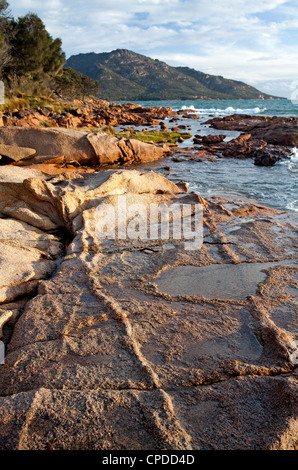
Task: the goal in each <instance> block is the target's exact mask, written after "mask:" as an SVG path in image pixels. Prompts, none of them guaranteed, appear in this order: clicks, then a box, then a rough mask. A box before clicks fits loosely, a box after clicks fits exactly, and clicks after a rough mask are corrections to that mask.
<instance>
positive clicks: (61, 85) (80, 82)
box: [55, 67, 100, 99]
mask: <svg viewBox="0 0 298 470" xmlns="http://www.w3.org/2000/svg"><path fill="white" fill-rule="evenodd" d="M99 89H100V85H99V83H98V82H96V81H95V80H93V79H92V78H90V77H87V76H86V75H83V74H81V73H80V72H77V71H76V70H74V69H72V68H71V67H65V68H64V69H63V72H62V74H61V75H59V77H56V78H55V91H56V92H57V93H58V94H59V95H63V96H64V97H65V98H68V99H74V98H81V99H84V98H85V97H86V96H97V95H98V94H99Z"/></svg>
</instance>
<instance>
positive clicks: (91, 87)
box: [0, 0, 99, 110]
mask: <svg viewBox="0 0 298 470" xmlns="http://www.w3.org/2000/svg"><path fill="white" fill-rule="evenodd" d="M64 64H65V54H64V52H63V51H62V42H61V39H59V38H57V39H53V38H52V37H51V36H50V34H49V33H48V31H47V30H46V28H45V25H44V24H43V22H42V20H41V19H40V18H39V17H38V16H37V15H35V14H33V13H28V14H27V15H25V16H23V17H20V18H18V19H17V20H14V19H13V18H11V17H10V16H9V12H8V3H7V2H6V1H5V0H0V78H2V79H3V80H4V81H5V85H6V94H7V100H8V101H7V106H6V107H7V109H8V110H10V109H11V108H13V109H16V108H20V107H23V101H20V102H18V97H17V96H16V94H17V93H18V91H19V90H20V91H21V92H22V93H23V94H25V95H26V97H27V98H26V99H27V100H29V105H30V107H32V106H34V103H36V105H37V103H38V102H40V103H41V102H42V99H41V98H40V97H41V95H44V96H45V97H46V98H45V99H46V101H47V102H51V100H52V99H55V98H57V95H58V96H59V98H62V99H74V98H82V99H84V97H86V96H96V95H98V93H99V83H98V82H95V81H94V80H92V78H90V77H89V76H86V75H82V74H81V73H79V72H77V71H75V70H72V69H70V68H69V67H68V68H66V69H63V66H64ZM53 93H55V94H53ZM18 103H20V106H18Z"/></svg>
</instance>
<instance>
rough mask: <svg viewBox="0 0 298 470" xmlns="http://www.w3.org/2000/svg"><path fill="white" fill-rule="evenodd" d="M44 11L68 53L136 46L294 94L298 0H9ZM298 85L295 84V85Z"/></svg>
mask: <svg viewBox="0 0 298 470" xmlns="http://www.w3.org/2000/svg"><path fill="white" fill-rule="evenodd" d="M8 2H9V4H10V9H11V12H12V15H13V16H14V17H15V18H17V17H18V16H23V15H25V14H26V13H28V12H31V13H37V14H38V16H39V17H40V18H41V19H42V20H43V22H44V24H45V25H46V28H47V30H48V31H49V33H50V34H51V35H52V36H53V37H54V38H56V37H60V38H61V39H62V43H63V50H64V51H65V53H66V56H67V57H69V56H70V55H72V54H78V53H85V52H96V53H99V52H110V51H112V50H114V49H130V50H132V51H134V52H137V53H140V54H143V55H146V56H148V57H151V58H152V59H159V60H161V61H164V62H166V63H167V64H169V65H172V66H188V67H191V68H194V69H196V70H200V71H202V72H205V73H209V74H213V75H222V76H224V77H225V78H231V79H234V80H242V81H244V82H246V83H248V84H250V85H253V86H256V87H257V88H259V89H260V90H261V91H264V92H266V93H271V94H275V95H278V96H285V97H290V96H291V94H292V93H296V94H297V88H298V47H297V46H298V2H297V0H290V1H287V0H257V1H255V2H253V3H251V2H249V1H247V0H42V1H40V0H8ZM295 90H296V91H295Z"/></svg>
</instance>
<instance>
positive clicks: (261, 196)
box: [138, 99, 298, 213]
mask: <svg viewBox="0 0 298 470" xmlns="http://www.w3.org/2000/svg"><path fill="white" fill-rule="evenodd" d="M138 104H141V105H142V106H169V107H171V108H173V109H174V110H181V109H191V111H192V112H193V113H196V114H198V115H199V117H200V119H196V120H194V119H183V124H185V125H187V126H189V130H190V132H191V133H192V135H194V134H200V135H208V134H226V136H227V137H226V140H229V139H234V138H236V137H238V135H239V132H229V131H222V130H216V129H212V128H211V127H210V126H209V125H206V121H207V120H208V119H210V118H211V117H213V116H227V115H230V114H235V113H239V114H255V115H263V116H285V117H291V116H293V117H298V105H296V106H295V105H294V104H293V103H292V102H291V101H290V100H287V99H284V100H266V101H265V100H264V101H263V100H222V101H196V100H189V101H140V102H138ZM164 122H165V123H166V124H167V125H168V126H169V127H171V125H172V124H171V123H169V119H165V120H164ZM157 128H159V126H157ZM192 145H193V142H192V140H185V142H184V143H183V144H181V145H179V146H181V147H191V146H192ZM168 160H169V161H165V160H162V161H160V162H156V163H152V164H151V167H152V169H154V170H155V171H158V172H161V173H162V174H165V176H166V177H167V178H170V179H172V180H173V181H174V182H178V181H181V180H183V181H185V182H186V183H188V186H189V189H190V190H192V191H196V192H198V193H200V194H201V195H202V196H205V197H210V196H223V197H226V198H228V199H233V200H247V199H250V200H253V201H254V202H257V203H260V204H264V205H266V206H269V207H273V208H276V209H281V210H286V211H289V212H292V213H295V212H296V213H297V212H298V149H297V148H293V149H291V153H290V154H289V157H288V160H286V161H284V162H281V163H277V164H276V165H274V166H273V167H257V166H255V165H254V164H253V160H252V159H247V160H236V159H231V158H222V159H220V160H218V161H217V162H195V161H182V162H174V161H172V160H171V159H168ZM165 164H167V165H169V166H170V167H171V171H170V172H169V173H167V172H164V170H163V169H162V168H163V167H164V166H165Z"/></svg>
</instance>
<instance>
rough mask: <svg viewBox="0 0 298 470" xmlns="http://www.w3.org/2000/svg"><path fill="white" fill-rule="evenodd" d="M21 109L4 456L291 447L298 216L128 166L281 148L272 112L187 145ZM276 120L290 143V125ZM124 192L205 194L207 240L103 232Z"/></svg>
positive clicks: (1, 200)
mask: <svg viewBox="0 0 298 470" xmlns="http://www.w3.org/2000/svg"><path fill="white" fill-rule="evenodd" d="M133 109H134V113H133V114H135V115H139V116H141V117H142V118H144V121H142V122H143V123H144V122H149V121H148V119H149V118H148V115H147V116H145V114H146V112H145V111H142V112H141V111H140V112H139V113H138V112H135V108H133ZM119 112H120V111H119ZM147 112H148V111H147ZM164 112H166V111H163V112H161V111H158V114H156V116H157V115H158V116H159V117H158V119H161V116H164V117H165V116H166V114H162V113H164ZM186 114H187V112H186ZM167 116H168V117H169V116H171V119H173V121H172V122H173V125H174V127H177V126H179V125H183V124H181V123H180V122H179V119H180V117H179V116H180V115H179V114H178V115H176V116H175V115H174V114H169V115H167ZM151 117H152V119H154V118H153V114H151ZM12 119H17V120H16V121H15V122H17V123H18V124H17V125H15V124H14V123H10V124H9V126H8V127H2V128H1V127H0V154H2V155H3V160H4V161H3V162H2V163H5V162H6V164H4V165H2V166H0V213H1V217H0V224H1V240H0V244H1V276H0V279H1V285H0V296H1V299H0V301H1V306H0V332H1V338H0V340H2V341H3V342H4V343H5V345H6V357H5V364H4V365H0V374H1V381H0V411H1V412H0V416H1V417H0V448H1V449H13V450H16V449H18V450H26V449H27V450H29V449H30V450H38V449H41V450H58V449H67V450H78V449H85V450H88V449H97V450H120V449H134V450H137V449H142V450H166V449H168V450H195V449H198V450H200V449H202V450H203V449H204V450H210V449H216V450H246V449H247V450H248V449H250V450H253V449H262V450H269V449H270V450H277V449H281V450H294V449H297V445H298V444H297V443H298V422H297V412H298V405H297V365H296V360H295V345H296V344H297V340H298V330H297V287H298V264H297V259H298V257H297V224H296V220H295V216H294V215H291V214H288V213H285V212H281V211H278V210H274V209H270V208H268V207H264V206H261V205H259V204H256V203H251V202H241V201H238V202H235V201H234V202H232V201H229V200H227V199H224V198H219V197H210V198H202V197H201V196H200V195H198V194H195V193H189V192H188V190H187V187H186V185H185V184H182V183H181V184H174V183H173V182H171V181H170V180H168V179H166V178H165V177H163V176H161V175H158V174H157V173H154V172H153V171H150V169H148V170H142V171H139V170H138V169H134V168H130V169H123V168H122V166H123V165H124V164H135V163H137V162H140V161H147V162H150V161H152V160H154V159H155V158H156V159H159V158H163V157H164V156H168V155H169V154H172V155H173V156H172V158H178V157H177V155H178V156H179V155H180V156H181V157H182V158H192V156H194V155H195V154H198V153H199V152H202V155H201V158H211V157H213V158H218V157H220V158H223V157H224V156H225V155H224V151H225V149H226V150H227V149H228V148H230V152H232V151H233V149H234V150H235V149H236V145H238V146H240V147H238V148H246V149H247V151H243V152H240V151H239V154H242V153H243V156H245V158H248V157H249V158H251V156H252V153H253V152H255V151H257V150H258V149H260V148H261V149H262V150H263V149H266V148H267V150H268V146H269V145H274V146H275V147H276V144H275V143H270V141H269V138H268V132H269V131H270V129H271V130H272V129H273V127H276V126H277V122H276V121H274V119H272V120H268V121H264V120H258V119H257V118H255V121H257V123H256V122H255V124H254V126H255V127H253V123H252V121H251V117H243V116H241V118H240V117H237V116H236V117H234V119H225V120H212V121H213V122H212V123H211V125H213V126H233V127H234V129H235V130H236V127H237V130H239V131H240V132H244V134H242V135H241V136H240V137H239V138H238V140H237V139H235V140H236V141H237V142H236V143H235V142H233V143H232V144H231V143H230V142H231V141H230V142H224V141H223V140H222V138H218V139H217V140H218V142H214V140H213V139H210V138H209V139H206V138H205V139H203V138H202V139H198V141H199V142H200V143H199V144H197V145H199V147H198V148H197V149H178V148H177V147H172V146H169V145H167V144H166V143H165V144H161V145H154V144H152V143H145V142H140V141H136V142H135V141H133V139H121V138H118V137H115V136H110V135H106V134H101V133H100V132H99V133H90V132H88V131H87V132H84V131H83V132H82V131H78V129H76V130H74V129H70V128H68V129H65V128H64V129H61V128H58V127H57V128H56V129H39V128H34V127H30V126H23V125H20V119H25V117H20V118H17V117H16V116H13V117H12ZM125 119H126V118H125ZM123 120H124V118H123ZM176 120H177V121H176ZM158 122H159V126H160V121H158ZM117 123H118V124H119V119H118V120H117ZM126 123H127V122H126ZM6 124H7V123H6ZM109 124H111V122H108V120H107V119H105V124H104V125H109ZM261 124H262V126H261ZM279 124H280V123H278V126H279ZM283 125H284V126H285V127H286V128H287V130H286V129H285V128H284V129H283V135H285V133H286V134H287V135H289V134H291V135H292V137H293V138H294V137H295V135H296V134H295V132H296V131H295V126H296V122H295V121H290V120H285V121H284V124H283ZM84 126H85V122H84ZM66 127H67V126H66ZM289 127H291V128H292V131H293V132H292V131H291V132H288V129H289ZM217 128H221V127H217ZM231 128H232V127H230V129H231ZM247 135H250V136H251V137H250V138H248V137H245V136H247ZM24 136H26V137H24ZM213 137H214V136H213ZM292 137H291V138H292ZM195 138H196V137H195ZM274 138H275V137H272V136H271V137H270V139H272V141H271V142H273V140H274ZM212 140H213V141H212ZM257 141H258V142H260V141H264V142H266V145H264V146H263V147H261V146H260V147H256V145H257V144H256V142H257ZM293 142H294V141H292V140H291V141H288V140H286V139H284V140H283V141H282V143H281V140H280V139H279V143H278V144H277V145H280V146H281V147H282V148H283V149H285V147H287V146H292V145H293ZM21 144H22V145H21ZM195 145H196V144H195ZM261 145H263V144H261ZM295 145H296V144H295ZM178 150H179V152H178ZM203 152H205V154H206V155H205V157H204V154H203ZM174 154H175V155H174ZM237 155H238V153H237ZM229 156H231V155H229ZM243 156H241V158H243ZM4 157H6V158H7V159H8V160H6V161H5V159H4ZM197 158H200V157H197ZM236 158H237V157H236ZM238 158H239V157H238ZM0 163H1V161H0ZM7 163H9V164H7ZM113 164H118V165H120V166H121V169H104V168H102V167H103V166H105V165H113ZM49 167H51V168H52V170H53V168H56V170H57V174H56V175H55V174H53V173H51V171H50V169H49ZM42 169H43V170H45V171H41V170H42ZM99 169H101V171H97V170H99ZM90 172H91V173H90ZM120 195H125V196H126V198H127V200H128V201H130V203H131V204H142V206H143V207H146V208H149V207H150V206H151V205H152V204H165V205H168V206H169V205H171V204H174V203H175V204H176V205H178V206H181V205H183V206H185V205H186V206H191V207H192V208H193V205H194V204H200V205H201V207H202V210H203V218H204V233H203V244H202V247H201V248H200V249H197V250H190V251H188V250H186V249H185V246H184V240H183V239H182V240H170V239H166V238H164V239H154V240H153V239H147V240H143V239H140V238H138V237H136V238H131V237H124V238H122V239H121V240H117V239H112V240H108V241H104V240H101V239H98V232H97V228H96V227H97V225H96V224H97V220H98V219H97V218H98V212H97V210H98V208H101V207H104V206H105V204H109V205H110V206H116V204H117V203H118V197H119V196H120ZM127 221H128V222H129V221H130V219H129V217H128V219H127ZM149 225H150V221H149Z"/></svg>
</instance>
